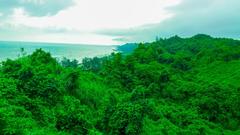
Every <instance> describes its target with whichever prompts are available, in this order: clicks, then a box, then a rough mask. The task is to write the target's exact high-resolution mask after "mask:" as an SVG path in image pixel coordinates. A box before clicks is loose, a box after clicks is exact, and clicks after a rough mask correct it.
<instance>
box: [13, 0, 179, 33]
mask: <svg viewBox="0 0 240 135" xmlns="http://www.w3.org/2000/svg"><path fill="white" fill-rule="evenodd" d="M179 2H180V1H179V0H170V1H169V0H168V1H167V0H151V2H150V1H149V0H141V1H139V0H121V1H115V0H78V1H76V5H75V6H73V7H71V8H68V9H66V10H63V11H60V12H59V13H58V14H56V15H55V16H44V17H31V16H28V14H27V13H24V12H22V11H21V12H19V11H18V12H15V14H14V15H13V19H14V23H17V24H22V25H27V26H31V27H40V28H42V27H52V26H54V27H65V28H69V29H77V30H87V31H89V30H91V31H92V30H93V31H94V30H97V29H106V28H107V29H109V28H130V27H137V26H141V25H144V24H150V23H159V22H161V21H163V20H165V19H167V18H169V17H172V16H173V13H170V12H168V11H167V10H166V9H165V8H167V7H169V6H174V5H176V4H178V3H179Z"/></svg>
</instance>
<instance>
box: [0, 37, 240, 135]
mask: <svg viewBox="0 0 240 135" xmlns="http://www.w3.org/2000/svg"><path fill="white" fill-rule="evenodd" d="M0 134H16V135H22V134H23V135H30V134H31V135H45V134H49V135H55V134H56V135H68V134H73V135H75V134H76V135H77V134H83V135H85V134H89V135H103V134H109V135H199V134H201V135H205V134H210V135H223V134H224V135H239V134H240V41H237V40H232V39H222V38H221V39H220V38H219V39H218V38H212V37H210V36H207V35H196V36H194V37H191V38H185V39H183V38H180V37H178V36H175V37H172V38H169V39H158V40H157V41H156V42H153V43H145V44H142V43H141V44H139V45H138V48H136V49H135V50H134V51H133V52H132V53H130V54H129V53H127V54H124V53H123V54H121V53H115V54H112V55H110V56H107V57H104V58H93V59H90V58H86V59H84V61H83V63H82V64H77V62H76V61H70V60H68V59H64V60H63V61H62V62H58V61H56V59H54V58H52V57H51V54H49V53H47V52H44V51H43V50H41V49H38V50H36V51H35V52H34V53H33V54H31V55H22V57H20V58H19V59H17V60H10V59H9V60H6V61H4V62H2V64H1V66H0Z"/></svg>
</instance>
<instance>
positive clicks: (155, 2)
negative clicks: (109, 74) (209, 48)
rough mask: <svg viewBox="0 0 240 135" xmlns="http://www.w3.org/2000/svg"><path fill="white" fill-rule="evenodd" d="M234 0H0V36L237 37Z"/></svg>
mask: <svg viewBox="0 0 240 135" xmlns="http://www.w3.org/2000/svg"><path fill="white" fill-rule="evenodd" d="M239 5H240V1H237V0H201V1H193V0H141V1H139V0H121V1H120V0H119V1H116V0H115V1H114V0H101V1H99V0H51V1H49V0H11V1H9V0H0V31H1V32H0V40H4V41H31V42H56V43H81V44H83V43H84V44H106V45H115V44H124V43H128V42H148V41H152V40H154V39H155V37H156V36H158V37H163V38H164V37H170V36H173V35H179V36H183V37H185V36H192V35H195V34H198V33H204V34H209V35H212V36H216V37H228V38H235V39H239V38H240V26H239V24H240V15H239V14H236V13H237V12H238V10H240V7H239Z"/></svg>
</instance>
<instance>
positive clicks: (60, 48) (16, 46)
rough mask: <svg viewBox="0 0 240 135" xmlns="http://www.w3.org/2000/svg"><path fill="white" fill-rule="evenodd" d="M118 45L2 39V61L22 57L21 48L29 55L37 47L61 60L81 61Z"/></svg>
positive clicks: (111, 49) (105, 53) (0, 55)
mask: <svg viewBox="0 0 240 135" xmlns="http://www.w3.org/2000/svg"><path fill="white" fill-rule="evenodd" d="M116 47H117V46H114V45H112V46H111V45H87V44H63V43H35V42H8V41H0V61H4V60H6V59H17V58H18V57H20V54H21V48H23V49H24V52H25V53H26V54H27V55H29V54H32V53H33V52H34V51H35V50H36V49H40V48H41V49H43V50H44V51H46V52H50V53H51V55H52V56H53V57H54V58H56V59H58V60H61V59H63V58H64V57H65V58H68V59H72V60H73V59H76V60H78V61H79V62H81V61H82V59H83V58H85V57H88V58H92V57H102V56H106V55H109V54H111V53H112V52H114V50H115V49H116Z"/></svg>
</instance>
